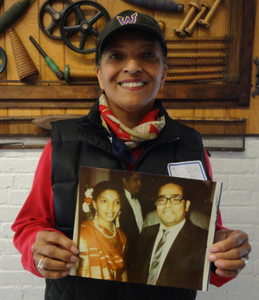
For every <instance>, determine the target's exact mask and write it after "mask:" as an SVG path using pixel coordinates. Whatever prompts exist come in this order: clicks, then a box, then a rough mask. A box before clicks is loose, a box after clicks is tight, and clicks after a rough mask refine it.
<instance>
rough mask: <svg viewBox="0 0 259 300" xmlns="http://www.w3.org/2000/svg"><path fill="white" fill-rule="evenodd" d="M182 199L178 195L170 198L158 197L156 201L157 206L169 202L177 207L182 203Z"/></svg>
mask: <svg viewBox="0 0 259 300" xmlns="http://www.w3.org/2000/svg"><path fill="white" fill-rule="evenodd" d="M183 200H184V199H183V197H182V196H180V195H173V196H172V197H158V198H157V199H156V204H157V205H166V203H167V201H170V202H171V204H173V205H179V204H181V203H182V201H183Z"/></svg>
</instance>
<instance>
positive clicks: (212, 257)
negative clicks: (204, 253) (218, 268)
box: [208, 254, 217, 261]
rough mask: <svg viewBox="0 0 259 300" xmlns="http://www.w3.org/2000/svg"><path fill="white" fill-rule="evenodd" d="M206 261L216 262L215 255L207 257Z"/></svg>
mask: <svg viewBox="0 0 259 300" xmlns="http://www.w3.org/2000/svg"><path fill="white" fill-rule="evenodd" d="M208 259H209V260H210V261H216V260H217V257H216V255H214V254H211V255H209V256H208Z"/></svg>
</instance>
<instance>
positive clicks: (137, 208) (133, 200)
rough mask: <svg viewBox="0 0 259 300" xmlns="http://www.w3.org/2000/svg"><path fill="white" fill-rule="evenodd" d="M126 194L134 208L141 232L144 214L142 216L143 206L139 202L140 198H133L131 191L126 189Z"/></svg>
mask: <svg viewBox="0 0 259 300" xmlns="http://www.w3.org/2000/svg"><path fill="white" fill-rule="evenodd" d="M125 195H126V197H127V199H128V201H129V204H130V206H131V208H132V210H133V213H134V216H135V220H136V222H137V225H138V229H139V232H141V230H142V227H143V216H142V211H141V206H140V204H139V201H138V199H136V198H132V197H131V193H130V192H128V191H127V190H125Z"/></svg>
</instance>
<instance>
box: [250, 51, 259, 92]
mask: <svg viewBox="0 0 259 300" xmlns="http://www.w3.org/2000/svg"><path fill="white" fill-rule="evenodd" d="M254 63H255V64H256V75H255V77H256V83H255V89H254V90H253V92H252V96H253V98H255V97H256V96H257V95H259V60H258V57H256V58H255V59H254Z"/></svg>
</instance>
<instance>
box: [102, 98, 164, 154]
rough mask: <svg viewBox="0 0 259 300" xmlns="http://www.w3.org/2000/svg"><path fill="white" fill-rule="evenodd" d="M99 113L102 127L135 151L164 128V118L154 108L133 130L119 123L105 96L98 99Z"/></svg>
mask: <svg viewBox="0 0 259 300" xmlns="http://www.w3.org/2000/svg"><path fill="white" fill-rule="evenodd" d="M99 111H100V112H101V119H102V125H103V126H104V127H105V128H106V129H107V130H108V131H109V132H110V129H109V127H110V128H111V129H112V130H113V131H114V133H115V134H116V136H117V137H118V138H119V139H121V140H122V141H123V142H124V143H125V144H126V145H127V147H128V148H129V149H131V150H132V149H135V148H136V147H137V146H138V145H139V144H140V143H141V142H144V141H148V140H152V139H155V138H156V137H157V136H158V134H159V133H160V131H161V130H162V129H163V127H164V126H165V116H159V110H158V109H157V108H156V107H154V108H153V109H152V110H151V111H150V112H149V113H147V114H146V115H145V117H144V118H143V119H142V120H141V122H140V124H139V125H138V126H136V127H134V128H129V127H127V126H126V125H124V124H123V123H121V122H120V121H119V120H118V119H117V118H116V117H115V116H114V114H113V113H112V111H111V110H110V108H109V104H108V101H107V98H106V95H105V94H102V95H101V96H100V98H99Z"/></svg>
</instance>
